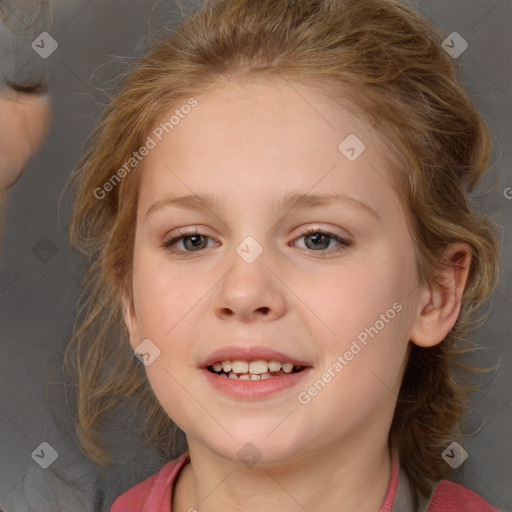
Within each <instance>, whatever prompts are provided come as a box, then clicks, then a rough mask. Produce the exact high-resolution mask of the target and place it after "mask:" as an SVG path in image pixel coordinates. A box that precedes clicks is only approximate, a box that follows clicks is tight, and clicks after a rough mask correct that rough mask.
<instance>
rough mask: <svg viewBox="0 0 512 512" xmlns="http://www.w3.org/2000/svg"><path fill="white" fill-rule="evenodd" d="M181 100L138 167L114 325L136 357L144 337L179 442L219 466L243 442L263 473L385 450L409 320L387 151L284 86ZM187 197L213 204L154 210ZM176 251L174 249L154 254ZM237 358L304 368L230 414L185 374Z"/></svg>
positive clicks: (226, 89) (223, 400)
mask: <svg viewBox="0 0 512 512" xmlns="http://www.w3.org/2000/svg"><path fill="white" fill-rule="evenodd" d="M196 100H197V106H196V107H195V108H193V109H191V111H190V113H189V114H188V115H186V116H183V118H181V119H180V121H179V124H177V125H176V126H174V128H173V130H172V131H170V133H169V135H167V136H165V137H162V141H159V140H158V139H157V138H155V137H153V138H154V139H155V140H156V142H157V143H156V146H155V147H154V148H153V149H151V150H150V151H149V154H148V155H147V156H146V157H145V158H144V160H143V162H142V163H141V167H139V170H140V171H139V172H141V173H142V174H141V184H140V195H139V202H138V208H137V222H136V236H135V247H134V267H133V286H132V291H133V307H131V308H129V307H128V306H126V307H125V322H126V325H127V328H128V330H129V333H130V340H131V344H132V347H133V348H134V349H135V348H136V347H137V346H138V345H139V344H140V343H141V342H142V341H143V340H145V339H149V340H151V343H152V344H153V345H154V346H156V347H157V348H158V350H159V351H160V353H159V355H158V356H157V357H156V358H155V359H154V361H153V362H152V363H151V364H149V365H148V366H146V371H147V376H148V378H149V381H150V384H151V386H152V388H153V390H154V392H155V394H156V396H157V398H158V400H159V401H160V403H161V404H162V406H163V408H164V409H165V410H166V412H167V413H168V414H169V416H170V417H171V418H172V419H173V420H174V421H175V422H176V423H177V424H178V426H179V427H180V428H181V429H182V430H183V431H184V432H185V433H186V435H187V439H188V441H189V444H190V443H191V442H197V443H200V444H201V445H202V446H204V447H207V448H208V449H210V450H212V451H214V452H216V453H218V454H221V455H222V456H224V457H226V458H229V459H232V460H233V461H237V460H238V459H237V453H238V450H240V448H241V447H243V446H244V445H245V443H246V442H252V443H253V444H254V445H256V446H257V448H258V450H259V451H260V452H261V453H262V454H263V457H264V458H265V460H266V461H268V462H269V463H272V462H276V461H281V462H282V461H286V460H289V461H291V460H293V459H294V458H298V457H301V456H306V455H311V454H314V453H320V452H321V451H323V450H326V449H327V448H329V447H332V446H334V445H336V444H338V443H343V442H347V443H348V442H349V441H350V440H355V439H358V438H362V437H366V438H368V436H371V435H372V433H373V434H375V435H377V436H380V439H384V438H385V437H386V436H387V432H388V430H389V424H390V422H391V419H392V415H393V409H394V404H395V401H396V396H397V394H398V389H399V385H400V382H401V378H402V373H403V370H404V364H405V361H406V355H407V351H408V347H409V334H410V330H411V326H412V325H413V323H414V318H415V317H414V315H415V313H416V310H417V296H416V288H417V281H416V269H415V259H414V250H413V245H412V240H411V238H410V236H409V233H408V230H407V227H406V221H405V217H404V212H403V210H402V206H401V203H400V199H399V197H398V196H397V194H396V193H395V191H394V190H393V189H392V187H391V186H390V182H391V179H390V170H389V169H388V168H387V164H386V161H385V158H384V155H386V151H387V149H386V145H385V143H384V142H382V141H381V139H380V137H379V134H378V132H376V131H374V130H372V128H371V127H370V126H369V125H367V124H365V123H364V122H363V121H361V120H360V119H358V118H356V117H354V116H353V115H351V114H349V112H348V111H347V112H345V111H343V110H337V111H335V110H334V108H333V105H331V104H330V103H329V102H328V101H327V100H326V99H324V98H322V97H321V96H319V95H316V94H315V93H314V92H313V91H311V90H309V89H306V88H304V87H299V86H298V85H294V86H293V87H291V86H290V85H287V84H279V85H277V84H272V85H268V84H267V85H262V84H253V85H251V86H243V87H242V86H239V85H235V84H230V85H222V86H220V85H218V86H215V87H214V86H212V87H210V88H209V89H208V90H207V91H206V92H205V93H204V94H202V95H200V96H198V97H197V98H196ZM335 112H336V113H335ZM171 114H172V113H170V114H169V115H166V116H164V117H163V118H162V119H169V117H170V115H171ZM158 124H159V123H157V124H156V125H155V126H158ZM351 134H352V135H351ZM354 135H355V136H357V138H358V139H359V141H361V142H362V143H363V144H364V146H365V149H364V151H362V152H361V149H362V146H361V145H360V142H358V141H357V139H355V138H354ZM349 136H350V137H351V138H349V139H348V140H347V142H343V141H345V139H347V137H349ZM340 143H341V146H340ZM340 147H341V149H340ZM351 147H352V148H354V151H351V150H350V148H351ZM348 157H349V158H348ZM202 194H210V195H211V196H213V197H215V198H216V202H217V204H216V205H211V206H210V208H209V209H208V208H205V209H192V208H188V207H187V208H185V207H183V205H182V207H178V206H177V205H176V204H172V203H171V202H170V201H167V202H166V201H163V200H165V199H169V198H177V197H179V196H185V195H192V196H193V197H197V196H201V195H202ZM290 194H299V195H306V194H307V195H319V196H323V195H329V194H331V195H332V194H337V195H338V196H339V197H341V198H342V197H345V199H338V200H331V201H327V202H325V203H321V202H316V203H311V204H308V203H304V205H303V207H301V208H299V207H298V206H296V207H295V208H293V207H292V206H293V203H292V204H289V203H285V202H283V201H282V199H283V198H286V197H287V196H288V195H290ZM346 198H350V199H346ZM156 203H157V204H158V206H157V207H155V206H154V205H155V204H156ZM361 203H362V204H364V205H366V206H362V205H361ZM148 211H149V213H148ZM307 230H311V231H312V233H310V234H305V232H306V231H307ZM322 233H324V234H322ZM187 236H188V238H187ZM176 237H185V238H181V239H178V240H177V241H175V242H173V243H172V245H169V246H168V247H165V246H164V244H165V243H166V242H167V241H169V240H171V239H174V238H176ZM247 237H251V238H249V239H248V240H247ZM240 249H242V250H240ZM244 250H245V251H248V253H250V254H251V255H252V256H255V259H254V260H253V261H250V262H249V261H248V260H247V258H245V257H243V256H244ZM363 340H364V342H363ZM153 345H151V346H153ZM234 345H237V346H240V345H241V346H254V345H263V346H266V347H269V348H271V349H275V350H278V351H280V352H283V353H284V354H286V355H288V356H290V357H294V358H296V359H298V360H302V361H305V362H307V364H308V366H310V367H311V369H309V370H308V371H307V373H305V374H304V376H302V377H301V379H300V380H299V381H298V382H297V383H296V384H295V385H293V386H291V387H288V388H286V389H282V390H280V391H277V392H274V393H272V394H270V395H268V396H265V397H261V398H258V399H242V398H236V397H233V396H230V395H228V394H226V393H224V392H222V391H219V390H217V389H216V388H215V387H214V386H212V384H211V383H210V379H208V378H207V377H206V376H205V373H204V370H202V369H200V364H201V362H202V361H203V360H204V359H205V358H207V357H208V356H209V355H210V354H211V353H213V352H214V351H216V350H218V349H220V348H223V347H228V346H234ZM340 358H341V359H340ZM336 363H338V364H336ZM340 367H341V369H340ZM329 376H330V378H329ZM319 380H320V381H322V384H320V385H318V384H317V387H315V383H318V381H319ZM256 382H258V381H256ZM315 390H316V392H315Z"/></svg>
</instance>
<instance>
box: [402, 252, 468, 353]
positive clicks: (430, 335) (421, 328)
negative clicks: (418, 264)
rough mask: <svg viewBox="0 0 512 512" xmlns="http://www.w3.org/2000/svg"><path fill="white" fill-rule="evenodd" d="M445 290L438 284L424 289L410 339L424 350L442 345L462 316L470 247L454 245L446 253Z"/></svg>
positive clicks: (443, 278)
mask: <svg viewBox="0 0 512 512" xmlns="http://www.w3.org/2000/svg"><path fill="white" fill-rule="evenodd" d="M444 258H445V260H444V261H446V268H445V271H444V273H443V277H442V280H443V284H444V285H445V287H442V286H440V285H438V284H437V283H434V284H433V285H431V286H430V287H429V289H428V290H424V291H423V292H422V294H421V297H420V303H419V305H418V317H417V319H416V321H415V323H414V325H413V327H412V330H411V333H410V336H409V339H410V340H411V341H412V342H413V343H414V344H415V345H418V346H420V347H433V346H434V345H437V344H438V343H441V341H443V339H444V338H445V336H446V335H447V334H448V333H449V332H450V330H451V329H452V327H453V326H454V325H455V322H456V321H457V318H458V316H459V312H460V307H461V302H462V295H463V293H464V289H465V287H466V283H467V279H468V275H469V267H470V263H471V252H470V250H469V248H468V246H467V245H466V244H463V243H455V244H451V245H450V246H449V247H448V248H447V249H446V251H445V255H444Z"/></svg>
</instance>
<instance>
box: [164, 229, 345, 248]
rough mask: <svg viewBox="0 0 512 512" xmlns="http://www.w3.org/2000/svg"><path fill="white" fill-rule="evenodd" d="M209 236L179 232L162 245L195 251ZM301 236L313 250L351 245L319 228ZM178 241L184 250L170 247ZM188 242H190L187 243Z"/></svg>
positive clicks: (203, 244)
mask: <svg viewBox="0 0 512 512" xmlns="http://www.w3.org/2000/svg"><path fill="white" fill-rule="evenodd" d="M209 238H211V237H208V236H206V235H202V234H200V233H199V232H197V231H195V232H193V233H188V234H187V233H180V236H176V237H173V238H170V239H169V240H167V241H165V242H164V243H163V244H162V246H163V247H164V248H165V249H168V250H170V251H171V252H174V253H180V252H197V251H198V250H200V249H204V248H206V245H205V243H204V241H205V240H208V239H209ZM301 238H305V239H306V240H310V242H309V243H308V242H306V249H312V250H313V251H315V252H318V250H319V249H320V250H322V252H325V251H323V249H327V248H328V247H329V246H330V245H331V242H332V241H333V240H334V241H336V242H337V243H338V244H339V245H340V246H341V247H338V248H337V249H335V251H339V250H343V249H344V248H345V247H348V246H350V245H351V242H349V241H348V240H345V239H343V238H341V237H339V236H338V235H335V234H334V233H329V232H327V231H323V230H319V229H311V230H309V231H306V232H305V233H302V234H301V235H300V236H299V237H298V238H297V239H296V240H300V239H301ZM178 242H182V243H183V246H184V247H185V250H182V249H176V248H174V247H172V246H173V245H175V244H177V243H178ZM188 242H190V243H188Z"/></svg>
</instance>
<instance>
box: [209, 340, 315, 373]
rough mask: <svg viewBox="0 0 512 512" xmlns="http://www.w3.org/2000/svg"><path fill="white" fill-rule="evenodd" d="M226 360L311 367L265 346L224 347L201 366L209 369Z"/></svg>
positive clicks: (304, 362)
mask: <svg viewBox="0 0 512 512" xmlns="http://www.w3.org/2000/svg"><path fill="white" fill-rule="evenodd" d="M226 360H230V361H233V360H241V361H258V360H264V361H280V362H281V363H293V364H294V365H295V366H311V365H310V364H309V363H308V362H307V361H303V360H300V359H297V358H295V357H292V356H290V355H287V354H285V353H283V352H279V351H278V350H274V349H272V348H270V347H265V346H263V345H255V346H252V347H247V346H229V347H222V348H220V349H218V350H216V351H215V352H212V353H211V354H210V355H209V356H208V357H207V358H206V359H204V360H203V361H202V362H201V363H200V364H199V365H200V367H201V368H207V367H208V366H211V365H213V364H214V363H216V362H221V361H226Z"/></svg>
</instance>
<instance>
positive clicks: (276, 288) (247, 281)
mask: <svg viewBox="0 0 512 512" xmlns="http://www.w3.org/2000/svg"><path fill="white" fill-rule="evenodd" d="M232 262H233V264H232V266H231V267H230V270H229V271H228V272H227V273H226V274H225V276H224V277H223V278H222V280H221V283H220V286H219V287H218V288H217V291H216V292H215V296H214V299H213V308H214V313H215V314H216V315H217V316H218V317H220V318H222V319H224V320H225V319H228V318H231V319H233V320H239V321H241V322H244V323H248V322H254V321H264V322H270V321H274V320H276V319H278V318H279V317H281V316H282V315H283V314H284V312H285V309H286V298H285V295H284V289H285V288H286V287H285V286H284V285H283V283H282V282H281V281H280V280H279V279H278V278H277V277H276V274H275V273H274V272H273V271H272V269H271V268H270V267H269V266H267V261H266V258H265V257H264V255H263V254H261V255H260V256H259V257H258V258H257V259H256V260H255V261H253V262H252V263H248V262H247V261H245V260H244V259H243V258H242V257H240V256H239V255H238V254H236V253H235V255H234V257H233V258H232Z"/></svg>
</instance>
